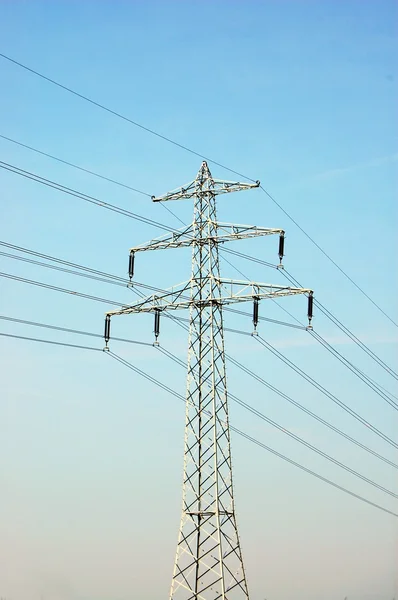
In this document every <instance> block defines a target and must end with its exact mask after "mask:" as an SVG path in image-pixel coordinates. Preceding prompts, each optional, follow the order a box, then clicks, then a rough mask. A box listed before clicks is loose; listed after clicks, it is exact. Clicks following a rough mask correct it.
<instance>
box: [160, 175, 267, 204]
mask: <svg viewBox="0 0 398 600" xmlns="http://www.w3.org/2000/svg"><path fill="white" fill-rule="evenodd" d="M259 185H260V182H259V181H256V182H255V183H241V182H240V181H236V182H235V181H223V180H222V179H212V180H211V181H210V187H209V188H206V189H203V190H200V189H198V187H197V181H196V179H195V180H194V181H191V182H190V183H187V184H186V185H184V186H181V187H180V188H177V189H175V190H173V191H171V192H168V193H167V194H164V195H163V196H152V202H166V201H168V200H184V199H185V200H186V199H190V198H194V197H196V196H197V195H199V194H207V193H212V194H214V195H215V196H216V195H218V194H228V193H230V192H242V191H244V190H251V189H253V188H258V187H259Z"/></svg>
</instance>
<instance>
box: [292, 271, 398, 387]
mask: <svg viewBox="0 0 398 600" xmlns="http://www.w3.org/2000/svg"><path fill="white" fill-rule="evenodd" d="M282 274H283V276H284V277H285V278H286V279H287V280H288V281H289V282H290V283H293V284H294V285H298V286H299V285H300V284H299V282H298V281H297V279H296V278H295V277H293V275H292V274H291V273H289V271H286V269H283V270H282ZM314 302H315V305H316V306H317V308H319V310H320V311H321V312H322V313H323V314H324V315H325V316H326V317H327V318H328V319H329V320H330V321H331V322H332V323H333V324H334V325H336V326H337V327H338V328H339V329H340V331H342V332H343V333H345V335H347V336H348V337H349V338H350V339H351V340H352V341H353V342H355V343H356V344H357V345H358V346H359V347H360V348H361V349H362V350H363V351H364V352H365V353H366V354H367V355H368V356H370V357H371V358H373V360H375V361H376V362H377V363H378V364H379V366H380V367H382V368H383V369H384V370H385V371H387V373H389V374H390V375H392V376H393V377H394V378H395V379H398V374H397V373H396V372H395V371H394V370H393V369H392V368H391V367H389V366H388V365H387V364H386V363H385V362H384V361H383V360H382V359H381V358H380V357H379V356H377V354H375V353H374V352H373V350H371V349H370V348H369V347H368V346H367V345H366V344H365V343H364V342H362V340H360V339H359V338H358V337H357V336H356V335H355V334H354V333H352V331H350V330H349V329H348V327H346V326H345V325H344V324H343V323H342V322H341V321H339V319H338V318H337V317H335V316H334V315H333V314H332V313H331V312H330V310H328V309H327V308H326V307H325V306H323V304H321V302H319V300H317V299H316V298H315V299H314Z"/></svg>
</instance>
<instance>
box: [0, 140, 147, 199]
mask: <svg viewBox="0 0 398 600" xmlns="http://www.w3.org/2000/svg"><path fill="white" fill-rule="evenodd" d="M0 138H2V139H3V140H7V141H8V142H12V143H13V144H17V145H18V146H21V147H22V148H26V149H27V150H31V151H32V152H36V154H41V155H42V156H46V157H47V158H51V159H52V160H56V161H57V162H59V163H63V164H64V165H68V167H73V168H74V169H78V170H79V171H83V172H84V173H88V174H89V175H94V177H98V178H99V179H103V180H105V181H109V182H110V183H114V184H115V185H118V186H120V187H123V188H125V189H127V190H131V191H132V192H137V194H141V195H142V196H147V197H148V198H150V197H151V194H148V193H147V192H143V191H142V190H137V188H134V187H131V185H127V184H126V183H121V182H120V181H117V180H116V179H111V178H110V177H105V175H101V174H100V173H96V172H95V171H90V169H85V168H84V167H80V166H79V165H75V164H74V163H71V162H68V161H67V160H63V159H62V158H59V157H58V156H54V155H53V154H48V153H47V152H43V151H42V150H38V149H37V148H33V147H32V146H28V145H27V144H23V143H22V142H18V141H17V140H13V139H12V138H9V137H7V136H6V135H2V134H1V133H0Z"/></svg>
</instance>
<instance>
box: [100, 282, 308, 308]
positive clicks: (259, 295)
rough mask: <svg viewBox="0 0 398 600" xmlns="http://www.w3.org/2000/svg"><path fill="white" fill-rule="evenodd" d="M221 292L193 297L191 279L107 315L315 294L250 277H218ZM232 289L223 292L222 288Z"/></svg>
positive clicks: (303, 289) (304, 289)
mask: <svg viewBox="0 0 398 600" xmlns="http://www.w3.org/2000/svg"><path fill="white" fill-rule="evenodd" d="M214 281H215V283H216V284H219V285H218V286H217V287H218V288H219V290H220V293H219V294H217V293H216V294H215V295H213V296H212V297H209V298H206V299H202V300H195V299H192V298H191V297H190V286H191V281H188V282H186V283H184V284H180V285H179V286H177V287H176V288H171V289H170V290H167V291H166V292H165V293H164V294H153V295H152V296H148V297H147V298H144V299H143V300H140V301H138V302H135V303H134V304H131V305H129V306H123V307H122V308H120V309H119V310H112V311H109V312H107V313H106V315H107V316H113V315H125V314H131V313H141V312H154V311H164V310H177V309H188V308H190V307H191V306H193V305H201V306H211V305H214V304H217V305H223V306H226V305H228V304H234V303H237V302H247V301H252V300H253V299H255V298H256V299H257V300H262V299H267V298H282V297H284V296H294V295H297V294H305V295H312V290H310V289H306V288H294V287H288V286H282V285H275V284H271V283H255V282H251V281H235V280H232V279H215V280H214ZM224 290H225V291H226V292H229V293H225V294H224V293H222V291H224Z"/></svg>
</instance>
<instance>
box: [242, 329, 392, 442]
mask: <svg viewBox="0 0 398 600" xmlns="http://www.w3.org/2000/svg"><path fill="white" fill-rule="evenodd" d="M253 337H254V339H255V340H256V341H257V342H258V343H259V344H261V345H262V346H264V348H267V349H268V350H269V351H270V352H271V353H272V354H274V356H276V357H277V358H279V359H280V360H282V362H284V363H285V364H286V365H287V366H288V367H290V368H291V369H292V370H293V371H295V372H296V373H297V374H298V375H300V377H302V378H303V379H305V380H306V381H308V383H310V384H311V385H312V386H313V387H315V388H316V389H317V390H318V391H319V392H321V393H322V394H323V395H324V396H326V397H327V398H329V400H332V402H334V403H335V404H337V406H340V408H342V409H343V410H345V411H346V412H347V413H348V414H350V415H351V416H352V417H354V419H356V420H357V421H359V422H360V423H362V424H363V425H365V427H367V428H368V429H370V430H372V431H373V432H374V433H375V434H376V435H378V436H379V437H381V438H382V439H383V440H384V441H386V442H387V443H388V444H391V446H394V447H395V448H398V444H397V442H395V441H394V440H392V439H391V438H390V437H388V436H387V435H385V434H384V433H382V432H381V431H380V430H379V429H377V428H376V427H375V426H374V425H372V424H371V423H369V422H368V421H366V419H364V418H363V417H361V416H360V415H359V414H358V413H357V412H355V411H354V410H353V409H352V408H350V407H349V406H347V404H344V402H342V401H341V400H339V398H337V396H335V395H334V394H332V393H331V392H329V390H327V389H326V388H325V387H323V386H322V385H321V384H320V383H318V382H317V381H316V380H315V379H313V377H311V376H310V375H308V374H307V373H306V372H305V371H303V370H302V369H300V367H298V366H297V365H296V364H295V363H293V362H292V361H291V360H289V359H288V358H287V357H286V356H284V355H283V354H282V353H281V352H279V350H277V349H276V348H275V347H274V346H272V345H271V344H270V343H269V342H267V340H265V339H264V338H262V337H261V336H260V335H257V336H253Z"/></svg>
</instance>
